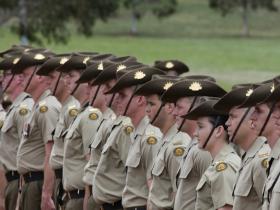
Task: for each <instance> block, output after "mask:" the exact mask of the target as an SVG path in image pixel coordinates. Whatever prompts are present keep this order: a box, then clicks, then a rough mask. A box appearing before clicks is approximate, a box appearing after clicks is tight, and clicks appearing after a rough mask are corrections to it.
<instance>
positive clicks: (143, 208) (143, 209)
mask: <svg viewBox="0 0 280 210" xmlns="http://www.w3.org/2000/svg"><path fill="white" fill-rule="evenodd" d="M146 209H147V207H146V206H135V207H129V208H125V209H124V210H146Z"/></svg>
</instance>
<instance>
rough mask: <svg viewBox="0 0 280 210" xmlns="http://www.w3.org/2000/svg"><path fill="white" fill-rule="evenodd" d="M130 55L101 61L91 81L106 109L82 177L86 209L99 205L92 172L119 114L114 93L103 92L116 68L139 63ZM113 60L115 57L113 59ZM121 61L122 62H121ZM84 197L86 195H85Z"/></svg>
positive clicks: (93, 140) (108, 87)
mask: <svg viewBox="0 0 280 210" xmlns="http://www.w3.org/2000/svg"><path fill="white" fill-rule="evenodd" d="M131 59H132V60H133V58H132V57H125V58H124V60H120V59H118V63H115V62H111V61H110V62H106V63H105V62H103V64H102V65H103V70H100V71H101V72H100V73H99V75H98V76H97V77H96V79H95V80H94V81H93V83H92V85H96V86H99V87H100V90H99V94H100V97H104V99H105V104H104V105H105V107H106V109H105V110H104V112H103V119H102V121H101V123H100V125H99V126H98V129H97V133H96V136H94V138H92V141H91V145H90V151H91V152H90V159H89V162H88V163H87V165H86V167H85V174H84V177H83V181H84V182H85V184H86V185H87V187H86V190H87V188H88V190H89V194H90V197H89V198H88V201H85V202H84V204H86V203H87V209H88V210H90V209H98V210H99V209H100V205H98V204H97V203H96V202H95V201H94V199H93V197H92V196H91V194H92V182H93V178H94V174H95V171H96V168H97V166H98V162H99V160H100V156H101V152H102V148H103V146H104V144H105V143H106V141H107V138H108V137H109V135H110V132H111V131H112V125H113V124H114V122H115V120H116V116H118V115H119V113H118V111H117V109H116V105H115V103H114V102H115V100H114V97H115V94H105V92H107V91H108V90H110V89H111V88H112V87H113V86H114V84H115V83H116V71H117V70H118V68H120V67H121V68H122V69H124V68H127V67H128V66H133V65H137V64H139V63H137V62H132V61H130V60H131ZM113 60H115V59H113ZM121 61H122V62H121ZM85 199H86V197H85Z"/></svg>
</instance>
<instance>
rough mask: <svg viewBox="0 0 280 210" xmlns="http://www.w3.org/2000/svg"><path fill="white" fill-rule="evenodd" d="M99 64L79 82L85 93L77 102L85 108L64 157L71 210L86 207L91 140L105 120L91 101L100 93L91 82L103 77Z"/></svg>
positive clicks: (73, 126) (69, 134) (71, 129)
mask: <svg viewBox="0 0 280 210" xmlns="http://www.w3.org/2000/svg"><path fill="white" fill-rule="evenodd" d="M69 61H70V60H69ZM70 62H71V61H70ZM69 65H70V63H69ZM99 65H100V63H94V64H90V65H88V66H87V67H86V69H85V70H84V71H83V72H82V74H81V76H80V78H79V79H78V80H77V84H78V86H79V87H78V89H81V88H82V90H83V91H81V93H80V94H81V95H82V96H80V98H77V99H78V100H80V103H81V104H83V106H82V108H81V109H80V110H79V114H78V115H77V117H76V118H75V120H74V121H73V122H72V124H71V125H70V127H69V128H68V131H67V134H66V136H65V146H64V157H63V187H64V190H65V191H66V193H67V195H68V198H69V201H68V202H67V203H66V209H67V210H68V209H82V208H83V200H84V196H85V189H84V188H85V184H84V182H83V175H84V167H85V165H86V163H87V161H88V159H89V157H88V153H89V145H90V139H91V138H92V137H93V136H94V135H95V134H96V130H97V127H98V125H99V124H100V122H101V119H102V112H101V111H100V110H99V109H97V108H93V107H92V103H91V101H90V102H88V101H89V100H91V99H92V98H94V95H95V94H96V91H97V87H95V86H93V87H91V83H90V82H91V80H92V79H94V78H95V77H96V76H97V75H98V74H99V72H100V70H98V67H99ZM100 100H102V99H100V98H98V97H96V101H95V102H96V103H97V104H98V102H100ZM99 108H100V107H99Z"/></svg>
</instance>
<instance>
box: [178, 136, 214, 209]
mask: <svg viewBox="0 0 280 210" xmlns="http://www.w3.org/2000/svg"><path fill="white" fill-rule="evenodd" d="M211 161H212V157H211V155H210V153H209V152H207V151H204V150H201V149H199V148H198V142H197V140H196V139H193V140H192V141H191V143H190V144H189V145H188V146H187V148H186V150H185V154H184V156H183V159H182V161H181V163H180V170H179V171H178V172H177V174H178V175H177V176H178V177H179V180H178V190H177V193H176V196H175V203H174V210H193V209H194V208H195V201H196V190H195V189H196V186H197V184H198V182H199V180H200V178H201V176H202V175H203V173H204V172H205V170H206V169H207V168H208V166H209V165H210V164H211Z"/></svg>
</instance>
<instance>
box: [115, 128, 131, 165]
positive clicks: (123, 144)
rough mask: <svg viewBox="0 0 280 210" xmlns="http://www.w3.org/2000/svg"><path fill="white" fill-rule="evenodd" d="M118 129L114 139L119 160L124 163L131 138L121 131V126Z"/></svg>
mask: <svg viewBox="0 0 280 210" xmlns="http://www.w3.org/2000/svg"><path fill="white" fill-rule="evenodd" d="M118 129H120V130H119V135H118V136H117V139H116V144H117V150H118V152H119V156H120V159H121V161H122V162H123V164H124V165H125V164H126V160H127V156H128V151H129V148H130V146H131V139H130V135H127V134H126V133H125V132H124V131H123V129H122V127H121V126H120V127H119V128H118Z"/></svg>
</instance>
